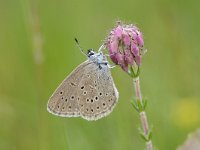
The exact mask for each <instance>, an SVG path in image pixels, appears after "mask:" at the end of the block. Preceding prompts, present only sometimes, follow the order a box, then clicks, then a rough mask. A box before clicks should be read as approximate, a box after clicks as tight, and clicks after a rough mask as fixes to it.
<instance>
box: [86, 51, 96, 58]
mask: <svg viewBox="0 0 200 150" xmlns="http://www.w3.org/2000/svg"><path fill="white" fill-rule="evenodd" d="M94 54H95V52H94V50H93V49H89V50H88V52H87V55H88V57H90V56H92V55H94Z"/></svg>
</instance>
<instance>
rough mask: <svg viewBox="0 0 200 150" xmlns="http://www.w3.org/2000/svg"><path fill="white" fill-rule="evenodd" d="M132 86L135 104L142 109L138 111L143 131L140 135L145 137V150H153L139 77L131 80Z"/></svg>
mask: <svg viewBox="0 0 200 150" xmlns="http://www.w3.org/2000/svg"><path fill="white" fill-rule="evenodd" d="M133 84H134V88H135V95H136V103H140V105H141V106H142V107H143V109H142V110H141V111H139V113H140V121H141V124H142V129H143V131H142V132H143V133H142V135H143V136H144V137H145V140H146V147H147V150H153V144H152V141H151V136H149V135H150V134H151V133H150V132H151V131H150V130H149V124H148V120H147V115H146V112H145V106H144V101H143V100H142V94H141V90H140V80H139V76H138V77H136V78H133Z"/></svg>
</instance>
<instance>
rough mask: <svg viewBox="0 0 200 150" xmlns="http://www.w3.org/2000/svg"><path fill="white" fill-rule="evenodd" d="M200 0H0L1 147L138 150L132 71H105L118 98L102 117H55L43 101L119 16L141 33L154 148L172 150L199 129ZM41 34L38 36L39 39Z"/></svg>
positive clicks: (140, 142) (143, 86)
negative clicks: (75, 40) (94, 119)
mask: <svg viewBox="0 0 200 150" xmlns="http://www.w3.org/2000/svg"><path fill="white" fill-rule="evenodd" d="M199 5H200V2H199V1H196V0H186V1H180V0H168V1H167V0H149V1H145V0H137V1H136V0H123V1H116V0H101V1H100V0H96V1H95V0H84V1H80V0H74V1H69V0H57V1H55V0H40V1H39V0H38V1H36V0H33V1H28V0H0V150H57V149H65V150H81V149H85V150H102V149H104V150H142V149H145V145H144V142H143V140H142V139H141V138H140V136H139V134H138V127H139V126H140V122H139V117H138V113H137V112H136V111H135V110H134V109H133V108H132V106H131V105H130V100H131V98H133V97H134V90H133V85H132V81H131V78H129V77H128V76H127V75H126V74H125V73H124V72H123V71H122V70H121V69H120V68H118V67H117V68H114V69H112V74H113V78H114V80H115V82H116V86H117V88H118V90H119V93H120V98H119V103H118V104H117V106H116V107H115V109H114V111H113V112H112V113H111V115H109V116H108V117H106V118H103V119H101V120H99V121H96V122H88V121H85V120H83V119H81V118H59V117H55V116H53V115H51V114H49V113H48V112H47V111H46V104H47V101H48V98H49V97H50V96H51V94H52V92H53V91H54V90H55V88H56V87H57V86H58V85H59V83H60V82H61V81H62V80H63V79H64V78H65V76H66V75H68V74H69V73H70V72H71V71H72V70H73V69H74V68H75V67H76V66H77V65H78V64H80V63H81V62H83V61H84V60H85V59H86V58H85V56H83V55H82V54H81V53H80V51H79V49H78V48H77V47H76V45H75V42H74V37H77V38H78V39H79V42H80V43H81V45H82V47H83V48H85V49H88V48H95V49H97V48H98V47H99V46H100V45H101V44H102V41H103V40H104V38H105V37H106V35H107V34H108V33H109V31H110V29H112V27H113V26H114V25H115V22H116V21H117V20H122V21H124V22H126V23H134V24H136V25H137V26H138V27H139V28H140V29H141V31H142V32H143V33H144V40H145V47H146V48H147V49H148V53H147V54H146V55H145V56H144V57H143V62H142V70H141V89H142V93H143V96H144V97H147V98H148V108H147V115H148V119H149V122H150V124H151V125H152V126H153V144H154V145H155V147H156V149H160V150H169V149H170V150H172V149H176V147H177V146H178V145H180V144H182V143H183V142H184V140H185V139H186V137H187V134H188V133H189V132H192V131H194V130H195V129H196V128H198V127H199V126H200V115H199V114H200V92H199V90H200V79H199V77H200V42H199V39H200V9H199ZM41 37H42V38H41Z"/></svg>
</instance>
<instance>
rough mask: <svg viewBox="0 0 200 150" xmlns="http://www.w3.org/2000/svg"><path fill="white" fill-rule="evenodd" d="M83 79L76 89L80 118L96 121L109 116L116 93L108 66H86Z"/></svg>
mask: <svg viewBox="0 0 200 150" xmlns="http://www.w3.org/2000/svg"><path fill="white" fill-rule="evenodd" d="M83 78H84V80H81V81H80V83H79V85H78V89H77V93H78V95H79V97H80V101H78V105H79V110H80V116H81V117H82V118H84V119H87V120H98V119H100V118H102V117H104V116H107V115H108V114H110V113H111V112H112V110H113V108H114V106H115V104H116V103H117V101H118V91H117V89H116V87H115V84H114V82H113V79H112V76H111V73H110V69H109V68H108V66H107V65H106V64H105V65H104V64H101V67H99V66H98V65H97V64H95V63H91V64H89V65H87V69H86V70H85V73H84V75H83Z"/></svg>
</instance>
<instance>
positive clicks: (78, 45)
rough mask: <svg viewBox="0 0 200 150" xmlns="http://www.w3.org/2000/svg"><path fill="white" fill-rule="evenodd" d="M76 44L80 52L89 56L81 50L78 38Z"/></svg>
mask: <svg viewBox="0 0 200 150" xmlns="http://www.w3.org/2000/svg"><path fill="white" fill-rule="evenodd" d="M75 42H76V45H77V47H78V48H79V49H80V51H81V52H82V53H83V54H84V55H86V56H87V54H86V53H84V51H83V49H82V48H81V46H80V44H79V42H78V40H77V38H75Z"/></svg>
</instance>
